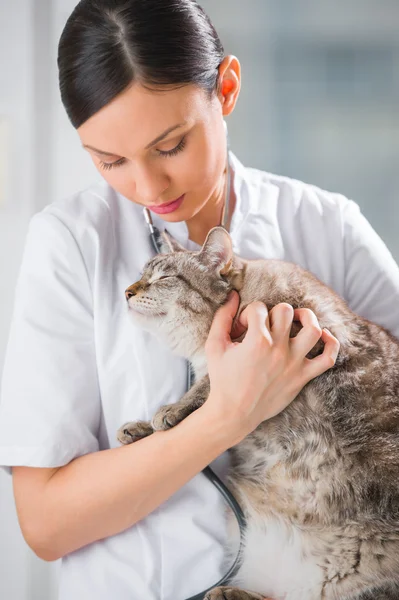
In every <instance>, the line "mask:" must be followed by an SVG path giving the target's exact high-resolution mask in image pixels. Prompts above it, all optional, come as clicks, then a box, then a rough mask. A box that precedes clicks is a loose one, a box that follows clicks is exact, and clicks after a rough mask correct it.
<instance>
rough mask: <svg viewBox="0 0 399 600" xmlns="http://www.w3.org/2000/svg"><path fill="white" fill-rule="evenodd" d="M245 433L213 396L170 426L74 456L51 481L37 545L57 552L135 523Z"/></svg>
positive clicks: (45, 553)
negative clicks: (220, 413)
mask: <svg viewBox="0 0 399 600" xmlns="http://www.w3.org/2000/svg"><path fill="white" fill-rule="evenodd" d="M239 438H240V436H239V435H237V433H236V432H232V431H229V428H228V427H226V424H225V423H223V422H221V420H220V419H216V418H214V416H213V414H212V412H211V411H210V410H207V404H206V403H205V404H204V405H203V407H201V408H200V409H198V410H196V411H195V412H194V413H192V414H191V415H190V416H189V417H187V418H186V419H185V420H184V421H182V422H181V423H180V424H179V425H177V426H176V427H174V428H172V429H170V430H168V431H159V432H155V433H153V434H152V435H150V436H148V437H147V438H144V439H142V440H140V441H138V442H135V443H133V444H130V445H126V446H121V447H118V448H112V449H109V450H102V451H99V452H94V453H91V454H86V455H84V456H81V457H79V458H76V459H74V460H73V461H71V462H70V463H69V464H67V465H65V466H64V467H61V468H60V469H59V470H58V471H57V472H56V473H55V474H54V475H53V476H52V477H51V479H50V480H49V481H48V483H47V484H46V487H45V491H44V494H43V505H42V514H43V517H42V519H41V521H42V524H41V531H42V534H41V535H40V536H39V534H38V539H39V540H40V543H39V544H38V546H37V548H34V550H35V552H36V553H37V555H38V556H40V558H42V559H44V560H48V561H52V560H56V559H58V558H60V557H62V556H64V555H66V554H68V553H70V552H72V551H74V550H77V549H78V548H81V547H82V546H85V545H87V544H90V543H92V542H95V541H96V540H99V539H102V538H106V537H108V536H112V535H115V534H117V533H120V532H121V531H123V530H125V529H127V528H128V527H131V526H132V525H134V524H135V523H137V522H138V521H140V520H141V519H143V518H144V517H145V516H147V515H148V514H149V513H151V512H152V511H153V510H154V509H156V508H157V507H158V506H159V505H160V504H162V503H163V502H164V501H165V500H167V499H168V498H169V497H170V496H172V495H173V494H174V493H175V492H176V491H177V490H178V489H179V488H181V487H182V486H183V485H184V484H185V483H187V482H188V481H189V480H190V479H192V477H194V476H195V475H196V474H197V473H199V472H200V471H201V470H202V469H203V468H205V467H206V466H207V465H208V464H209V463H211V462H212V461H213V460H214V459H215V458H217V457H218V456H219V455H220V454H222V453H223V452H224V451H226V450H227V449H228V448H231V447H232V446H233V445H235V444H236V443H238V442H239V441H240V439H239Z"/></svg>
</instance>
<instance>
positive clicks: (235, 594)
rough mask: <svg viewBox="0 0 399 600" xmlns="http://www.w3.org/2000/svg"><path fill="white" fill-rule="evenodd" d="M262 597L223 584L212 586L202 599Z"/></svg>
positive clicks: (228, 599)
mask: <svg viewBox="0 0 399 600" xmlns="http://www.w3.org/2000/svg"><path fill="white" fill-rule="evenodd" d="M263 598H264V597H263V596H262V595H261V594H257V593H255V592H246V591H245V590H240V589H239V588H236V587H228V586H225V585H222V586H220V587H216V588H213V590H210V591H209V592H208V593H207V594H206V595H205V596H204V600H263Z"/></svg>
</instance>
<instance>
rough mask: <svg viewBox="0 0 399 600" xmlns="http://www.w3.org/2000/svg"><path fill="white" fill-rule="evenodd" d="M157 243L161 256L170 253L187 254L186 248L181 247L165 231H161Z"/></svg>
mask: <svg viewBox="0 0 399 600" xmlns="http://www.w3.org/2000/svg"><path fill="white" fill-rule="evenodd" d="M158 243H159V244H160V246H161V254H169V253H170V252H187V250H186V248H184V247H183V246H181V245H180V244H179V242H177V241H176V240H175V238H174V237H172V236H171V235H170V233H169V231H168V230H167V229H165V230H164V231H162V232H161V233H160V234H159V237H158Z"/></svg>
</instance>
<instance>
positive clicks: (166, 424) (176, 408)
mask: <svg viewBox="0 0 399 600" xmlns="http://www.w3.org/2000/svg"><path fill="white" fill-rule="evenodd" d="M191 412H192V409H191V408H190V407H189V406H187V405H182V404H168V405H167V406H161V408H160V409H159V410H158V412H157V413H156V414H155V415H154V416H153V418H152V421H151V425H152V427H153V429H154V431H166V429H171V428H172V427H174V426H175V425H177V424H178V423H180V422H181V421H183V420H184V419H185V418H186V417H188V415H189V414H191Z"/></svg>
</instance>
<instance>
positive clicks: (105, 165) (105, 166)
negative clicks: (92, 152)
mask: <svg viewBox="0 0 399 600" xmlns="http://www.w3.org/2000/svg"><path fill="white" fill-rule="evenodd" d="M124 162H125V159H124V158H120V159H119V160H117V161H115V162H113V163H106V162H103V161H102V160H100V162H99V165H100V167H101V168H102V169H104V171H107V169H113V168H114V167H120V166H121V165H123V164H124Z"/></svg>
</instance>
